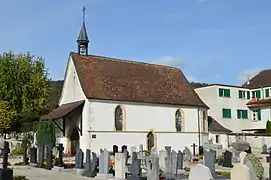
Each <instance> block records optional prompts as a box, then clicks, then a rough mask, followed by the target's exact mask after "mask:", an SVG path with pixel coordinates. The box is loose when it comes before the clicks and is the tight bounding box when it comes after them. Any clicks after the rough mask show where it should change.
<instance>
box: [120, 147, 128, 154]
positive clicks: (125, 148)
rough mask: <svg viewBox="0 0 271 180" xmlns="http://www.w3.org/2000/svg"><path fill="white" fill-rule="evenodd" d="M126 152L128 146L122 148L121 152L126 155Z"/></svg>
mask: <svg viewBox="0 0 271 180" xmlns="http://www.w3.org/2000/svg"><path fill="white" fill-rule="evenodd" d="M125 150H126V151H127V146H126V145H123V146H121V152H122V153H124V151H125Z"/></svg>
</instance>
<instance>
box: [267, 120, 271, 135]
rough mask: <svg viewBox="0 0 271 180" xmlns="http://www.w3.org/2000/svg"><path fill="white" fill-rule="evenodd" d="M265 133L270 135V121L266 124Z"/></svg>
mask: <svg viewBox="0 0 271 180" xmlns="http://www.w3.org/2000/svg"><path fill="white" fill-rule="evenodd" d="M266 132H267V133H271V121H269V120H268V121H267V122H266Z"/></svg>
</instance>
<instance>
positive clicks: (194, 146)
mask: <svg viewBox="0 0 271 180" xmlns="http://www.w3.org/2000/svg"><path fill="white" fill-rule="evenodd" d="M191 147H192V149H193V156H195V155H196V147H197V145H196V144H195V143H193V144H192V145H191Z"/></svg>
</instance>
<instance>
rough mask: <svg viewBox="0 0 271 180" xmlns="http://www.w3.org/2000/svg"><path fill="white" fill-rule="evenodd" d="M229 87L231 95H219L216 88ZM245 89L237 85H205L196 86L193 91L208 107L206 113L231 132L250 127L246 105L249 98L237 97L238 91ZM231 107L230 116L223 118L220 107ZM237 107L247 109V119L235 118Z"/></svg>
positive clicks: (249, 116)
mask: <svg viewBox="0 0 271 180" xmlns="http://www.w3.org/2000/svg"><path fill="white" fill-rule="evenodd" d="M219 88H225V89H230V91H231V97H230V98H227V97H219V94H218V89H219ZM239 90H247V89H244V88H238V87H229V86H218V85H213V86H207V87H202V88H198V89H196V90H195V91H196V92H197V94H198V95H199V96H200V98H201V99H202V100H203V101H204V102H205V103H206V104H207V105H208V106H209V107H210V110H209V112H208V114H209V115H210V116H212V117H213V118H215V119H216V120H217V121H218V122H219V123H220V124H221V125H223V126H224V127H226V128H228V129H230V130H232V131H233V132H241V130H242V129H248V128H251V113H250V109H248V107H247V106H246V104H247V103H248V101H249V100H247V99H239V97H238V91H239ZM223 108H225V109H231V113H232V118H231V119H228V118H223V117H222V109H223ZM237 109H242V110H248V119H237Z"/></svg>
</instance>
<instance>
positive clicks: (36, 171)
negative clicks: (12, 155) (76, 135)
mask: <svg viewBox="0 0 271 180" xmlns="http://www.w3.org/2000/svg"><path fill="white" fill-rule="evenodd" d="M11 168H12V169H13V174H14V175H21V176H26V177H27V178H28V179H29V180H91V179H93V178H87V177H82V176H78V175H76V174H73V173H71V172H56V171H48V170H45V169H40V168H34V167H29V166H12V167H11Z"/></svg>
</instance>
